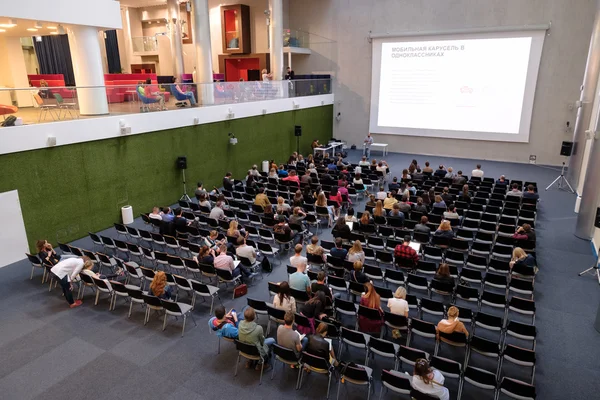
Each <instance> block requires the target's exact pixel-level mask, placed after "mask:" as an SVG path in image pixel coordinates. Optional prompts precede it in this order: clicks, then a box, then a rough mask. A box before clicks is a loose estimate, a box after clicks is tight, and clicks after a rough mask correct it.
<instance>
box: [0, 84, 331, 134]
mask: <svg viewBox="0 0 600 400" xmlns="http://www.w3.org/2000/svg"><path fill="white" fill-rule="evenodd" d="M84 93H85V95H87V96H96V98H97V97H98V96H106V99H107V103H108V113H109V115H124V114H135V113H141V112H161V111H163V110H179V109H182V108H189V107H210V106H213V105H222V104H237V103H247V102H254V101H264V100H277V99H286V98H295V97H302V96H316V95H322V94H331V93H332V86H331V79H302V80H294V81H268V82H263V81H250V82H216V83H209V84H188V83H184V84H179V85H164V84H151V85H145V84H138V85H114V86H94V87H89V86H87V87H41V88H38V87H30V88H23V89H0V99H2V98H5V99H8V98H13V99H16V98H23V97H24V94H25V96H30V97H31V99H32V102H33V104H34V107H22V108H19V109H18V111H16V112H15V113H13V114H12V115H14V116H16V117H20V118H21V120H20V121H19V123H21V122H22V123H23V124H37V123H47V122H54V121H63V120H70V119H77V118H80V117H82V118H90V117H96V118H100V117H103V116H105V115H97V116H89V115H86V116H83V115H81V114H80V110H79V99H78V95H82V94H84ZM17 94H18V96H17Z"/></svg>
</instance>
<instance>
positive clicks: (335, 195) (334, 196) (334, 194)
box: [329, 187, 347, 208]
mask: <svg viewBox="0 0 600 400" xmlns="http://www.w3.org/2000/svg"><path fill="white" fill-rule="evenodd" d="M346 191H347V189H346ZM329 200H333V201H335V202H337V208H339V207H340V206H341V205H342V201H344V199H342V195H341V193H340V191H339V190H338V188H336V187H334V188H332V189H331V192H329Z"/></svg>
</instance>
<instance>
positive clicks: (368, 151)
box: [363, 133, 373, 158]
mask: <svg viewBox="0 0 600 400" xmlns="http://www.w3.org/2000/svg"><path fill="white" fill-rule="evenodd" d="M363 143H364V146H365V149H364V151H363V156H365V157H367V158H369V157H371V145H372V144H373V137H371V134H370V133H369V134H367V137H366V138H365V140H364V142H363Z"/></svg>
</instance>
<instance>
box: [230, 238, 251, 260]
mask: <svg viewBox="0 0 600 400" xmlns="http://www.w3.org/2000/svg"><path fill="white" fill-rule="evenodd" d="M235 254H236V255H237V256H238V257H244V258H247V259H248V261H250V262H251V263H252V264H254V263H255V262H256V250H255V249H254V247H252V246H248V245H247V244H246V238H245V237H244V236H239V237H238V238H237V248H236V249H235Z"/></svg>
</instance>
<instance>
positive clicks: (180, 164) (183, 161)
mask: <svg viewBox="0 0 600 400" xmlns="http://www.w3.org/2000/svg"><path fill="white" fill-rule="evenodd" d="M175 165H176V166H177V169H180V170H181V179H182V181H183V195H182V196H181V197H180V198H179V200H185V201H192V199H190V196H188V195H187V188H186V185H185V170H186V169H187V157H186V156H180V157H177V160H175Z"/></svg>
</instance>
